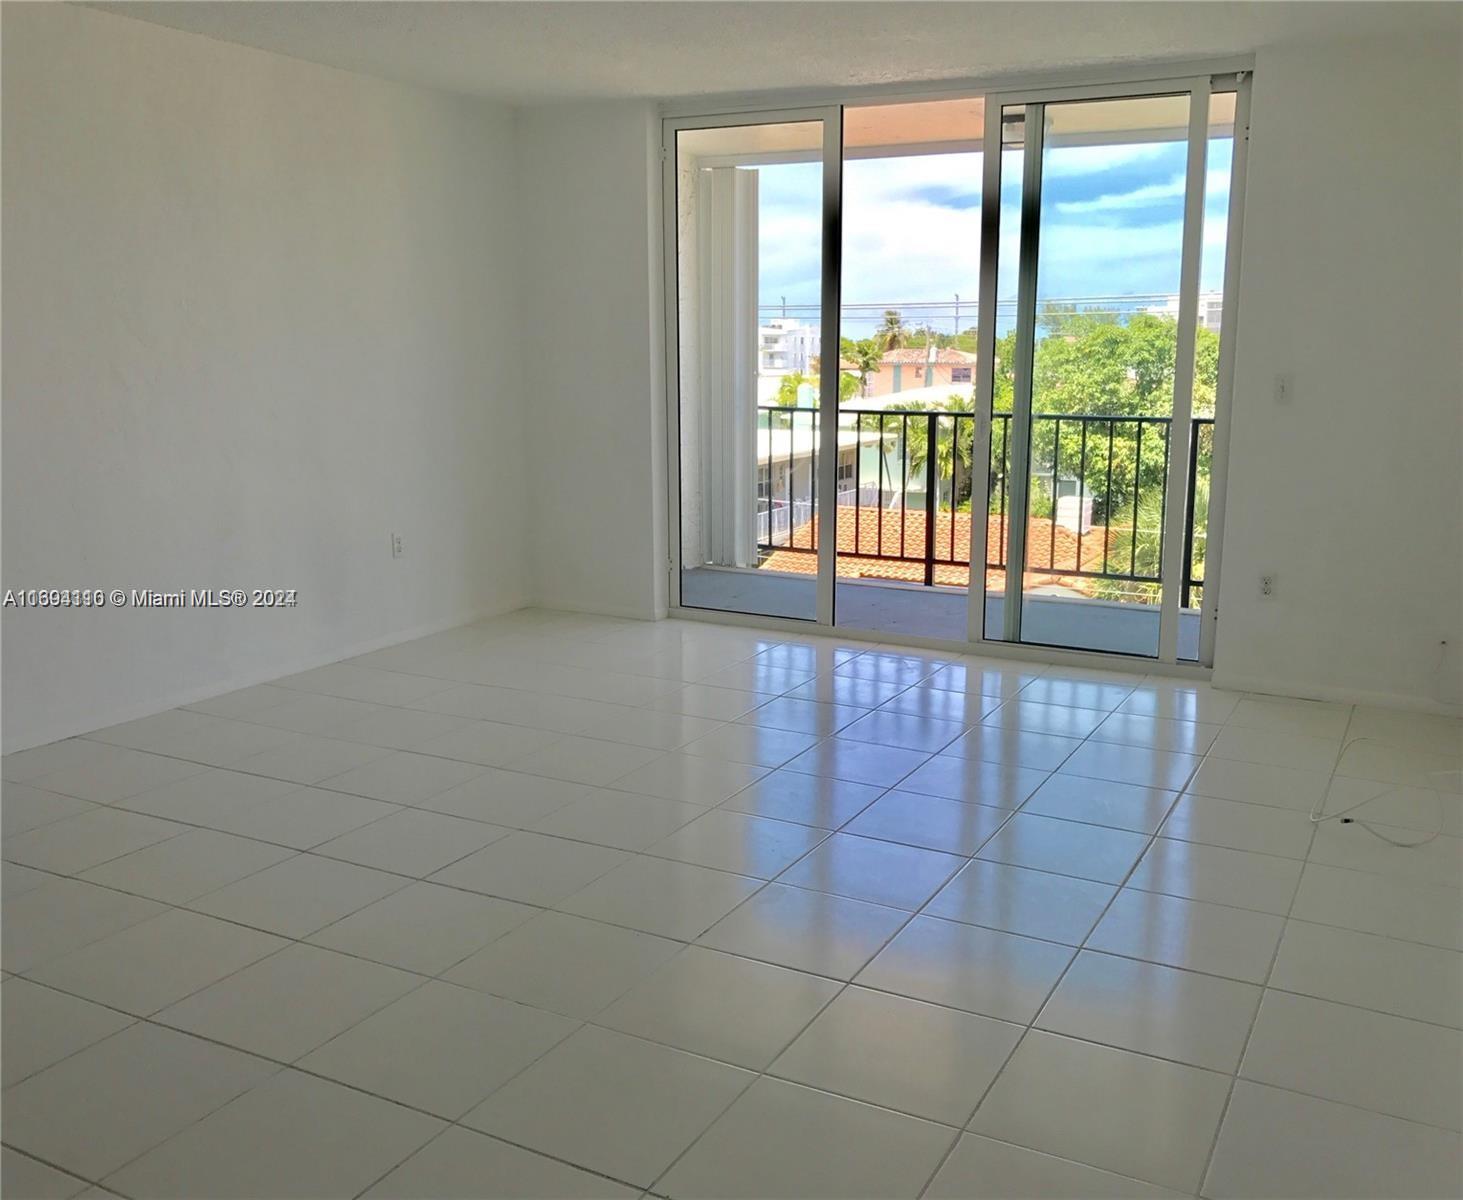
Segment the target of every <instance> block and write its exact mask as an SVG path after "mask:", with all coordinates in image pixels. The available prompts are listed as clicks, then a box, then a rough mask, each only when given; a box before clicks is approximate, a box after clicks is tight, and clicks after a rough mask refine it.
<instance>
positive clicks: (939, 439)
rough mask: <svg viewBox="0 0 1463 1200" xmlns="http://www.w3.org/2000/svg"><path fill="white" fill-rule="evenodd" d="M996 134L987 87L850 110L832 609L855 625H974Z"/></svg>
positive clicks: (937, 628)
mask: <svg viewBox="0 0 1463 1200" xmlns="http://www.w3.org/2000/svg"><path fill="white" fill-rule="evenodd" d="M984 132H985V101H984V98H983V97H980V96H973V97H965V98H962V99H958V100H936V101H920V102H911V103H902V104H883V105H868V106H858V107H849V108H847V109H846V110H845V113H844V122H843V134H844V137H843V181H842V215H843V243H842V255H841V287H840V294H841V303H842V307H841V309H840V328H841V333H842V337H841V339H840V353H839V379H840V387H839V394H838V398H837V400H838V443H837V453H838V468H837V481H838V485H837V497H836V507H835V512H836V517H837V561H836V584H835V601H834V613H835V621H836V623H837V624H838V625H840V626H844V627H846V628H853V629H863V630H873V631H877V632H881V633H891V634H903V635H910V636H916V637H927V638H943V639H948V640H951V641H964V640H965V639H966V636H967V623H968V620H969V588H970V583H971V574H972V573H971V547H972V542H973V538H972V534H973V532H974V531H973V529H972V520H973V515H972V500H973V495H974V494H975V492H976V491H977V489H976V488H975V487H974V486H973V484H974V482H975V479H974V464H973V451H974V447H975V444H976V411H975V398H974V396H975V382H976V380H975V366H976V348H977V345H978V340H979V335H978V332H977V326H978V324H979V322H980V320H981V319H982V315H981V314H980V313H979V312H978V305H977V295H978V292H979V279H980V226H981V193H982V181H981V176H982V157H983V148H984ZM975 574H976V576H977V577H979V576H980V572H979V571H977V572H976V573H975Z"/></svg>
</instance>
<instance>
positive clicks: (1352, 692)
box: [1211, 667, 1463, 717]
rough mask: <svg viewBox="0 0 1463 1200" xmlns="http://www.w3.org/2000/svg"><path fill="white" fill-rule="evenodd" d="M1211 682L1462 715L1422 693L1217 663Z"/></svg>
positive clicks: (1237, 689)
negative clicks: (1298, 678) (1292, 677)
mask: <svg viewBox="0 0 1463 1200" xmlns="http://www.w3.org/2000/svg"><path fill="white" fill-rule="evenodd" d="M1211 682H1212V683H1213V685H1214V686H1215V687H1217V688H1223V689H1225V690H1227V691H1233V692H1255V693H1257V694H1259V695H1263V696H1284V697H1290V698H1294V699H1300V700H1325V701H1329V702H1331V703H1333V704H1367V705H1371V706H1373V707H1375V708H1397V709H1402V710H1404V711H1406V712H1418V713H1432V714H1434V715H1436V716H1442V717H1463V706H1459V705H1457V704H1448V703H1446V702H1445V701H1442V700H1433V699H1430V698H1428V697H1426V696H1408V695H1405V694H1403V693H1401V692H1380V691H1369V690H1367V689H1366V688H1347V687H1336V686H1334V685H1332V684H1325V683H1306V682H1293V681H1285V680H1277V679H1266V678H1264V677H1262V676H1258V675H1230V674H1225V673H1224V672H1223V671H1221V670H1220V669H1219V668H1218V667H1216V668H1215V669H1214V678H1213V680H1212V681H1211Z"/></svg>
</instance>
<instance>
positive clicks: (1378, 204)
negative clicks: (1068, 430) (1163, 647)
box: [1214, 36, 1463, 705]
mask: <svg viewBox="0 0 1463 1200" xmlns="http://www.w3.org/2000/svg"><path fill="white" fill-rule="evenodd" d="M1460 62H1463V48H1460V46H1459V45H1458V44H1457V42H1456V41H1455V42H1453V43H1452V44H1451V45H1450V44H1449V43H1448V41H1447V40H1446V39H1441V38H1439V37H1437V36H1433V37H1429V38H1408V37H1401V36H1399V37H1396V38H1394V39H1388V40H1381V39H1373V40H1370V41H1367V42H1364V43H1363V42H1339V43H1331V44H1316V45H1311V46H1287V47H1275V48H1273V49H1271V48H1261V50H1260V51H1259V53H1258V55H1257V57H1256V63H1255V84H1254V92H1253V105H1252V108H1253V113H1252V124H1251V129H1252V133H1251V140H1250V164H1249V184H1248V195H1247V197H1246V209H1245V230H1244V252H1243V256H1242V265H1241V269H1242V278H1241V286H1240V300H1239V331H1238V342H1237V349H1238V355H1237V359H1236V370H1237V376H1236V381H1235V397H1234V437H1233V445H1232V451H1231V459H1230V471H1229V501H1228V503H1229V510H1228V519H1227V526H1226V531H1225V539H1224V562H1223V574H1222V584H1221V590H1220V597H1219V614H1220V615H1219V638H1218V645H1217V650H1216V656H1215V671H1214V681H1215V683H1217V684H1227V685H1234V686H1246V687H1257V688H1264V689H1267V690H1276V691H1296V692H1302V693H1307V694H1312V695H1317V696H1335V697H1341V698H1348V697H1361V696H1365V695H1372V696H1374V697H1376V698H1378V699H1383V700H1391V701H1394V702H1395V701H1405V702H1412V703H1417V704H1423V705H1429V704H1438V703H1448V702H1451V703H1454V704H1457V703H1458V702H1459V701H1460V700H1463V695H1460V690H1459V675H1460V662H1463V659H1460V655H1459V647H1460V645H1463V333H1460V330H1463V217H1460V214H1463V179H1460V176H1463V158H1460V155H1463V83H1460ZM1282 373H1284V374H1289V375H1291V376H1293V380H1294V388H1293V392H1294V398H1293V400H1292V401H1291V402H1290V403H1288V404H1286V405H1283V406H1282V405H1278V404H1277V403H1276V401H1275V378H1276V376H1277V375H1279V374H1282ZM1263 572H1274V574H1275V575H1276V581H1277V587H1276V594H1275V596H1274V598H1272V599H1270V600H1261V598H1260V596H1259V584H1258V581H1259V576H1260V575H1261V573H1263ZM1443 641H1447V643H1448V646H1447V647H1446V648H1444V647H1443V646H1442V645H1441V644H1440V643H1442V642H1443Z"/></svg>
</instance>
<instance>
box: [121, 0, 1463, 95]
mask: <svg viewBox="0 0 1463 1200" xmlns="http://www.w3.org/2000/svg"><path fill="white" fill-rule="evenodd" d="M94 7H97V8H105V9H107V10H109V11H112V12H118V13H121V14H123V15H125V16H129V17H136V18H140V19H142V20H146V21H153V22H155V23H157V24H159V25H168V26H171V27H173V28H175V29H183V30H189V31H191V32H194V33H200V34H204V35H206V36H208V37H214V38H219V39H222V40H224V41H231V42H240V43H243V44H245V45H249V46H257V47H259V48H261V49H264V50H272V51H274V52H276V53H279V54H286V55H291V56H293V57H295V58H303V59H308V60H310V61H312V62H320V63H326V64H328V65H330V66H335V67H343V68H345V69H347V70H352V71H360V72H363V73H365V74H370V75H380V76H383V77H385V78H388V79H396V80H400V81H402V82H405V83H413V84H419V85H422V86H426V87H434V88H442V89H446V90H449V91H456V92H464V93H468V94H471V95H477V96H484V97H490V98H493V99H498V100H506V101H510V102H513V103H524V104H527V103H541V102H552V101H561V100H582V99H608V98H628V97H654V98H664V97H673V96H701V95H715V94H719V93H741V92H754V91H764V90H774V89H800V88H823V87H839V88H843V87H852V86H858V85H864V84H879V83H894V82H907V81H927V80H939V79H959V78H967V77H971V76H980V75H992V74H1006V73H1010V72H1022V71H1027V72H1038V71H1046V70H1053V69H1058V68H1062V67H1070V66H1076V65H1089V64H1101V63H1113V62H1123V61H1131V60H1140V59H1176V58H1185V57H1190V58H1192V57H1199V56H1213V55H1223V54H1230V53H1236V52H1247V51H1251V50H1254V49H1256V48H1257V47H1259V46H1263V45H1269V44H1273V43H1278V42H1285V41H1291V40H1295V39H1301V38H1304V39H1311V38H1315V37H1333V36H1338V37H1339V36H1349V37H1357V36H1365V35H1368V34H1372V33H1381V32H1384V31H1396V30H1398V29H1400V28H1402V27H1408V26H1410V27H1415V28H1419V29H1423V30H1438V31H1440V32H1443V31H1446V32H1449V33H1453V34H1456V32H1457V30H1458V29H1459V28H1460V18H1463V5H1457V4H1452V3H1441V4H1412V3H1385V2H1384V3H1331V2H1325V0H1263V2H1261V0H1256V2H1248V3H1247V2H1233V0H1212V2H1182V3H1180V2H1174V3H1151V2H1136V3H1135V2H1116V3H1096V2H1094V0H1081V2H1076V3H1067V2H1052V3H1036V2H1033V0H1024V2H1013V0H978V2H977V0H963V2H956V3H926V2H923V0H906V2H902V3H895V2H893V0H884V2H877V3H846V2H843V0H826V2H818V3H801V2H799V3H745V2H738V3H724V2H720V0H709V2H706V3H698V2H689V0H678V2H663V3H623V2H621V0H588V2H583V0H565V2H561V3H545V2H538V3H524V2H515V0H502V2H477V3H471V2H469V3H440V2H438V0H384V2H383V0H356V2H355V3H331V2H323V3H322V2H316V0H283V2H281V0H191V2H189V3H173V2H165V3H156V2H153V0H132V2H129V3H125V4H96V5H94Z"/></svg>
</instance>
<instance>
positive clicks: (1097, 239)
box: [758, 139, 1231, 335]
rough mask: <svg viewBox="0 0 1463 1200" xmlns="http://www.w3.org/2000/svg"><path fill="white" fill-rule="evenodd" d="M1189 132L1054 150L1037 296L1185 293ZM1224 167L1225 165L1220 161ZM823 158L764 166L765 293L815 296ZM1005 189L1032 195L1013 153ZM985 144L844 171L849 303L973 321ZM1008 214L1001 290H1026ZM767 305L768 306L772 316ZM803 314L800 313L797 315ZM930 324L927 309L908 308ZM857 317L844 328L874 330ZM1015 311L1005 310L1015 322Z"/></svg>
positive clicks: (1214, 210)
mask: <svg viewBox="0 0 1463 1200" xmlns="http://www.w3.org/2000/svg"><path fill="white" fill-rule="evenodd" d="M1230 150H1231V143H1230V141H1229V139H1216V140H1215V141H1214V142H1212V143H1211V147H1210V160H1211V162H1212V163H1214V164H1216V169H1214V170H1211V171H1210V177H1209V180H1208V186H1207V187H1206V189H1205V190H1206V196H1205V222H1204V237H1205V254H1204V259H1203V263H1202V269H1201V280H1200V290H1201V291H1208V290H1218V288H1219V287H1220V285H1221V282H1222V275H1223V239H1224V232H1225V220H1224V218H1225V211H1224V210H1225V205H1226V204H1227V198H1228V194H1229V171H1228V162H1229V158H1230ZM1184 156H1185V147H1184V144H1183V143H1182V142H1164V143H1156V144H1155V143H1150V144H1141V145H1117V146H1088V147H1068V148H1055V149H1051V150H1049V151H1048V153H1047V157H1046V162H1045V164H1044V168H1043V196H1042V209H1043V224H1042V240H1041V263H1040V271H1039V284H1038V287H1039V293H1040V297H1041V298H1042V299H1048V298H1064V297H1074V296H1097V295H1107V296H1111V295H1135V294H1147V293H1173V292H1176V291H1177V290H1178V279H1179V249H1180V240H1181V233H1182V227H1183V193H1184ZM1219 164H1223V166H1222V168H1220V167H1219ZM821 170H822V168H821V166H820V165H819V164H817V163H792V164H784V165H775V166H765V167H762V168H760V172H761V181H760V183H761V188H760V205H761V213H760V216H761V243H760V255H761V259H760V282H759V288H758V290H759V293H760V302H761V303H762V304H763V305H778V304H780V303H781V301H782V298H783V297H784V296H785V297H786V298H787V303H788V304H789V305H797V304H816V302H817V300H818V286H819V274H820V271H819V264H820V252H819V244H818V239H819V234H818V230H819V225H820V219H819V207H818V203H819V189H820V178H821ZM1001 174H1002V179H1003V188H1002V190H1003V192H1005V193H1006V197H1007V199H1008V201H1013V200H1014V199H1015V198H1016V197H1018V196H1019V192H1020V165H1019V155H1008V156H1007V162H1006V163H1005V164H1004V167H1003V170H1002V173H1001ZM980 182H981V155H980V154H978V153H976V154H949V155H930V156H925V157H907V158H884V159H855V160H850V161H849V162H847V163H845V165H844V174H843V196H844V200H843V223H844V242H843V264H844V266H843V272H844V273H843V302H844V303H845V304H846V305H849V304H862V303H874V304H878V303H883V302H887V301H912V300H933V301H940V302H942V303H943V309H942V310H941V311H940V312H939V313H937V314H932V316H933V323H934V324H936V326H937V327H938V328H940V329H945V330H952V329H953V328H954V312H953V297H954V295H955V294H956V293H959V295H960V296H961V310H962V311H961V321H960V324H961V326H962V327H965V326H968V325H969V324H971V323H972V322H971V320H970V314H971V313H972V312H973V308H974V301H975V297H976V293H977V289H978V282H979V275H980ZM1008 214H1014V209H1013V208H1012V207H1010V205H1009V204H1008V206H1007V207H1006V209H1005V211H1003V213H1002V249H1003V253H1002V258H1001V262H1002V267H1003V268H1005V267H1007V266H1008V265H1009V266H1010V270H1009V271H1008V270H1005V269H1003V271H1002V279H1001V287H1000V291H1001V298H1002V299H1012V298H1014V291H1015V269H1014V267H1015V260H1016V245H1015V243H1016V228H1015V221H1014V220H1012V219H1007V217H1008ZM764 315H770V314H766V313H764ZM790 315H799V314H790ZM905 318H906V321H907V322H908V323H910V324H919V323H921V322H922V320H923V319H924V317H923V315H922V314H920V313H919V312H917V311H916V310H914V309H908V310H906V312H905ZM859 324H860V323H857V322H853V321H851V320H850V319H848V318H845V326H851V327H849V328H846V332H847V333H850V334H855V335H862V334H864V333H867V332H868V327H864V328H859V327H858V325H859ZM1007 324H1008V320H1007V316H1006V311H1005V309H1003V310H1002V312H1001V314H1000V315H999V318H998V328H999V329H1001V331H1002V332H1004V329H1005V327H1006V325H1007Z"/></svg>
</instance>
